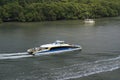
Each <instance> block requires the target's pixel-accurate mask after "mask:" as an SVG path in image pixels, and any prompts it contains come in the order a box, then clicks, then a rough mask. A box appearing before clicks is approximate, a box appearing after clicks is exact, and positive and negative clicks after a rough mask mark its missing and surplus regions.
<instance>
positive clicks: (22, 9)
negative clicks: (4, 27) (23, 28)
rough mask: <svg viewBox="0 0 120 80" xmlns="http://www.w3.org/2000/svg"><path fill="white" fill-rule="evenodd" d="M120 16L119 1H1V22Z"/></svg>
mask: <svg viewBox="0 0 120 80" xmlns="http://www.w3.org/2000/svg"><path fill="white" fill-rule="evenodd" d="M119 15H120V1H119V0H115V1H113V0H0V19H1V21H22V22H25V21H45V20H48V21H49V20H50V21H52V20H63V19H84V18H87V17H89V18H99V17H111V16H119Z"/></svg>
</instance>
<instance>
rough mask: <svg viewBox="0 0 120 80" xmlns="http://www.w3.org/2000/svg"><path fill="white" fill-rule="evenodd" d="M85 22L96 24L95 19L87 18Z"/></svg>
mask: <svg viewBox="0 0 120 80" xmlns="http://www.w3.org/2000/svg"><path fill="white" fill-rule="evenodd" d="M84 22H85V23H90V24H94V23H95V21H94V20H93V19H85V20H84Z"/></svg>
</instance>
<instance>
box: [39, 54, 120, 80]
mask: <svg viewBox="0 0 120 80" xmlns="http://www.w3.org/2000/svg"><path fill="white" fill-rule="evenodd" d="M119 68H120V56H119V57H116V58H111V59H106V60H98V61H94V62H88V63H82V64H74V65H71V66H65V67H62V68H55V69H51V70H50V72H52V73H45V74H43V76H44V77H43V78H41V79H40V80H49V78H51V77H52V79H53V80H54V79H55V80H68V79H74V78H80V77H84V76H89V75H92V74H97V73H101V72H107V71H113V70H116V69H119ZM45 76H47V77H45Z"/></svg>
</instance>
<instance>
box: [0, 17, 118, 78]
mask: <svg viewBox="0 0 120 80" xmlns="http://www.w3.org/2000/svg"><path fill="white" fill-rule="evenodd" d="M55 40H64V41H66V42H67V43H71V44H79V45H81V46H82V48H83V49H82V51H74V52H68V53H62V54H54V55H44V56H32V55H27V52H26V50H27V49H28V48H32V47H36V46H40V45H42V44H46V43H51V42H54V41H55ZM119 74H120V17H112V18H101V19H96V23H95V24H84V23H83V22H82V21H81V20H68V21H46V22H29V23H28V22H25V23H20V22H6V23H2V24H0V80H120V76H119Z"/></svg>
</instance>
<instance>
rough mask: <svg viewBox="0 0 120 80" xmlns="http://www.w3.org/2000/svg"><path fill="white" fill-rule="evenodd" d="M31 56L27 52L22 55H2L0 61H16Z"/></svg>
mask: <svg viewBox="0 0 120 80" xmlns="http://www.w3.org/2000/svg"><path fill="white" fill-rule="evenodd" d="M31 56H32V55H28V53H27V52H22V53H4V54H0V60H1V59H18V58H24V57H31Z"/></svg>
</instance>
